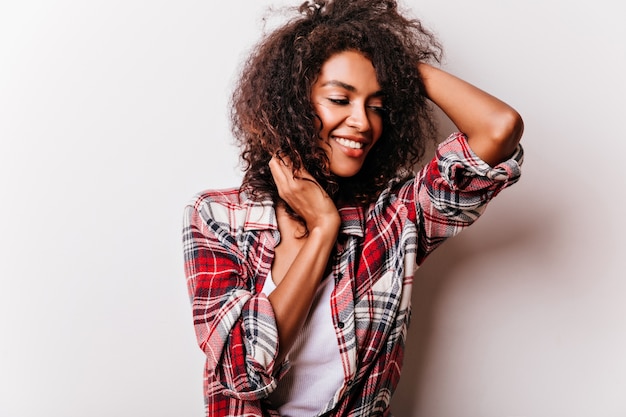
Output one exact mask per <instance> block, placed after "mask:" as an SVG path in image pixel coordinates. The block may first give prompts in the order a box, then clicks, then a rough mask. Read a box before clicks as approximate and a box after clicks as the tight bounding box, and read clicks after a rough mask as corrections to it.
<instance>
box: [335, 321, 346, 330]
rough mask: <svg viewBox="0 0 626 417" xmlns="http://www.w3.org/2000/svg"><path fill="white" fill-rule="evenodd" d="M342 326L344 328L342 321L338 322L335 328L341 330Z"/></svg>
mask: <svg viewBox="0 0 626 417" xmlns="http://www.w3.org/2000/svg"><path fill="white" fill-rule="evenodd" d="M343 326H345V325H344V324H343V321H340V322H339V323H337V327H339V328H340V329H343Z"/></svg>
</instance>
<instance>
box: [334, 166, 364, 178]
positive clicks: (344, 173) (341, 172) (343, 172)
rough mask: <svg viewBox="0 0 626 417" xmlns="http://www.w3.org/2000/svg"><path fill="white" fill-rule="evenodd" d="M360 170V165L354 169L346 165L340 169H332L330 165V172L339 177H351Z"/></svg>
mask: <svg viewBox="0 0 626 417" xmlns="http://www.w3.org/2000/svg"><path fill="white" fill-rule="evenodd" d="M360 170H361V167H358V168H355V169H350V168H346V167H343V168H341V169H333V168H332V167H331V169H330V172H332V173H333V174H334V175H336V176H338V177H341V178H351V177H354V176H355V175H356V174H358V173H359V171H360Z"/></svg>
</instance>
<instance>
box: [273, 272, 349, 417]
mask: <svg viewBox="0 0 626 417" xmlns="http://www.w3.org/2000/svg"><path fill="white" fill-rule="evenodd" d="M275 288H276V285H275V284H274V281H273V280H272V276H271V273H270V274H269V275H268V276H267V279H266V280H265V284H264V285H263V290H262V292H263V293H264V294H265V295H269V294H270V293H271V292H272V291H274V289H275ZM334 288H335V281H334V278H333V276H332V275H331V276H329V277H327V278H326V279H324V280H323V281H322V282H321V283H320V286H319V287H318V289H317V292H316V294H315V297H314V298H313V303H312V305H311V310H310V311H309V316H308V317H307V319H306V321H305V323H304V325H303V327H302V330H301V331H300V334H299V335H298V337H297V338H296V340H295V342H294V344H293V347H292V348H291V350H290V351H289V354H288V356H287V357H288V358H289V362H290V364H291V368H290V369H289V371H288V372H287V373H286V374H285V375H284V376H283V378H282V379H281V380H280V381H279V382H278V386H277V387H276V389H275V390H274V392H272V394H270V396H269V400H270V401H271V403H272V405H274V406H275V407H277V408H278V411H279V412H280V415H281V416H283V417H311V416H315V415H317V414H318V413H319V412H320V411H322V409H323V408H325V407H326V404H328V402H329V401H330V400H331V399H332V398H333V397H334V395H335V393H336V392H337V390H338V389H339V388H341V385H342V384H343V379H344V376H343V366H342V364H341V355H340V354H339V345H338V343H337V335H336V334H335V327H334V325H333V320H332V315H331V310H330V295H331V293H332V292H333V289H334Z"/></svg>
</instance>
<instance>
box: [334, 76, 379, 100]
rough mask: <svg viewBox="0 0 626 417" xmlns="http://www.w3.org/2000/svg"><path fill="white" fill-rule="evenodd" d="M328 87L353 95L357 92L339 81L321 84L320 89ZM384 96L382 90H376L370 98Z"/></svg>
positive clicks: (354, 88)
mask: <svg viewBox="0 0 626 417" xmlns="http://www.w3.org/2000/svg"><path fill="white" fill-rule="evenodd" d="M329 85H330V86H333V87H340V88H343V89H344V90H348V91H350V92H351V93H355V92H356V91H357V90H356V87H355V86H353V85H350V84H346V83H344V82H342V81H339V80H330V81H327V82H325V83H324V84H322V87H326V86H329ZM384 95H385V93H383V90H378V91H376V92H375V93H374V94H372V95H371V97H381V96H384Z"/></svg>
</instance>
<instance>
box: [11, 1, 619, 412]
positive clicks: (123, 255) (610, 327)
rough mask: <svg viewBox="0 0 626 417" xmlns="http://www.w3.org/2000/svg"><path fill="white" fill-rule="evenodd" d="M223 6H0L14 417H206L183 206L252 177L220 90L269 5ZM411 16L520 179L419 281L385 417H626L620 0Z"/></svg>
mask: <svg viewBox="0 0 626 417" xmlns="http://www.w3.org/2000/svg"><path fill="white" fill-rule="evenodd" d="M221 3H224V4H216V3H214V2H209V1H187V0H181V1H178V2H166V1H158V0H153V1H141V0H126V1H120V0H117V1H116V0H109V1H103V0H92V1H89V2H81V1H77V0H57V1H54V2H50V1H43V0H21V1H19V2H17V1H15V2H9V1H2V2H0V245H1V246H0V279H1V281H0V283H1V284H0V285H1V287H0V337H1V339H0V416H2V417H31V416H39V415H49V416H54V417H56V416H59V417H83V416H91V417H100V416H111V415H114V416H144V415H145V416H147V415H150V416H164V417H165V416H200V415H202V410H203V407H202V398H201V374H202V361H203V359H202V354H201V352H200V351H199V349H198V348H197V347H196V345H195V338H194V334H193V328H192V324H191V311H190V308H189V304H188V299H187V293H186V288H185V280H184V276H183V267H182V254H181V245H180V226H181V216H182V208H183V205H184V204H185V202H186V201H187V200H188V199H189V198H190V197H191V195H192V194H193V193H195V192H196V191H199V190H202V189H205V188H216V187H226V186H232V185H237V184H238V182H239V178H240V176H239V171H238V168H237V152H236V149H235V148H234V147H233V146H232V145H231V142H230V137H229V129H228V123H227V117H226V108H227V100H228V94H229V92H230V87H231V85H232V80H233V78H234V74H235V71H236V68H237V67H238V65H239V63H240V62H241V59H242V58H243V56H245V52H246V50H247V49H248V48H249V47H250V46H251V44H252V42H253V41H254V40H256V39H257V38H258V36H259V34H260V29H261V21H260V17H261V16H262V12H263V10H265V7H266V6H267V5H269V4H277V3H276V2H271V1H270V0H263V1H255V2H252V1H244V0H238V1H230V2H228V4H226V2H221ZM281 3H291V2H287V1H285V0H281ZM295 3H297V1H296V2H295ZM404 4H405V5H407V6H409V7H410V8H411V9H412V10H413V11H414V12H415V13H416V14H418V15H420V16H422V18H423V20H424V21H425V23H426V24H427V25H428V26H429V27H431V28H433V29H435V30H436V32H437V33H438V34H439V36H440V38H441V40H442V41H443V42H444V44H445V45H446V51H447V59H446V62H445V68H447V69H449V70H451V71H452V72H454V73H456V74H457V75H459V76H461V77H463V78H466V79H468V80H469V81H471V82H473V83H475V84H477V85H479V86H481V87H482V88H484V89H485V90H487V91H490V92H492V93H494V94H495V95H497V96H499V97H502V98H503V99H505V100H506V101H508V102H509V103H511V104H512V105H513V106H515V107H516V108H517V109H518V110H519V111H520V112H521V113H522V115H523V116H524V119H525V122H526V133H525V136H524V139H523V143H524V145H525V149H526V163H525V166H524V176H523V179H522V181H521V182H520V183H519V184H517V185H516V186H515V187H514V188H512V189H509V190H506V191H504V192H503V193H502V194H501V196H500V197H499V198H498V199H497V200H496V201H494V202H493V204H492V205H491V206H490V207H489V209H488V210H487V213H486V214H485V216H484V217H483V218H482V219H481V220H480V221H479V222H478V223H477V224H476V225H475V226H474V227H473V228H472V229H471V230H468V231H467V232H464V233H463V234H462V235H460V236H459V237H457V238H455V239H453V240H451V241H449V242H448V243H446V244H445V245H444V246H443V247H442V248H441V249H440V250H439V251H438V252H436V253H435V254H434V255H433V256H432V257H431V258H430V259H429V260H428V261H427V262H426V263H425V265H424V266H423V268H422V269H420V271H419V272H418V275H417V277H416V285H415V295H414V304H415V305H414V313H413V322H412V328H411V332H410V335H409V341H408V346H407V353H406V366H405V371H404V375H403V379H402V382H401V384H400V387H399V389H398V392H397V396H396V399H395V401H394V406H393V409H394V412H395V413H396V414H397V415H398V416H400V417H402V416H416V417H417V416H419V417H590V416H594V417H599V416H601V417H623V416H626V396H625V395H624V388H625V387H626V355H625V354H624V352H626V325H625V324H624V317H625V316H626V303H625V302H624V300H625V299H626V281H625V280H624V276H625V275H626V274H625V273H624V271H623V268H622V265H621V263H622V262H621V261H622V259H623V257H624V256H623V254H622V251H623V248H624V244H623V242H622V236H623V235H624V232H625V227H626V226H625V223H624V222H623V221H621V220H622V219H621V216H620V214H621V210H619V208H620V207H619V204H620V203H621V202H622V200H623V197H622V193H623V192H624V190H625V188H626V187H625V186H626V184H625V183H626V181H625V179H626V173H625V172H626V171H624V169H623V168H622V166H621V161H622V158H623V155H624V153H625V151H626V137H625V136H626V135H625V134H624V130H623V128H622V123H623V120H624V116H626V104H625V103H626V102H625V101H624V97H626V82H624V80H623V78H622V77H623V74H626V45H625V42H626V41H625V40H626V29H625V25H623V22H622V16H623V14H622V13H621V12H619V11H618V2H617V1H616V0H599V1H595V2H589V1H587V2H583V1H579V2H567V1H565V0H544V1H541V2H539V1H532V0H531V1H529V2H510V1H497V0H477V1H473V2H465V1H453V2H444V3H442V2H438V1H425V0H424V1H420V2H418V1H417V0H411V1H409V0H407V1H406V2H405V3H404ZM444 124H445V123H444Z"/></svg>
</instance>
